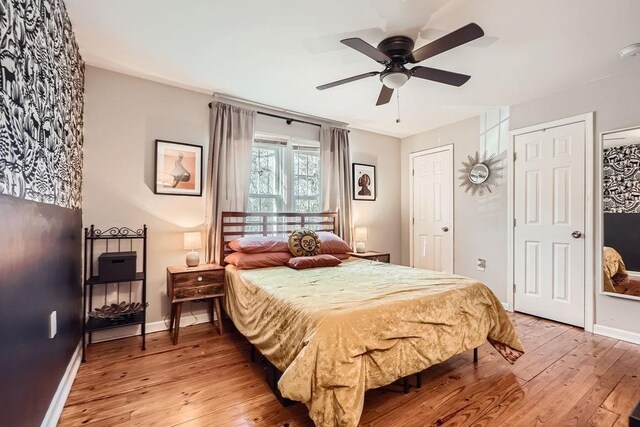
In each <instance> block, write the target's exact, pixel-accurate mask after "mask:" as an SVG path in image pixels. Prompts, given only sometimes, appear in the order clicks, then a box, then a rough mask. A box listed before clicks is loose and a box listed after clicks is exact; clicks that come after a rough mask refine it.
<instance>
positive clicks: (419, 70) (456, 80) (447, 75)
mask: <svg viewBox="0 0 640 427" xmlns="http://www.w3.org/2000/svg"><path fill="white" fill-rule="evenodd" d="M411 75H412V76H413V77H418V78H421V79H426V80H433V81H434V82H438V83H444V84H447V85H451V86H462V85H463V84H465V83H466V82H467V81H469V79H470V78H471V76H468V75H466V74H458V73H454V72H451V71H444V70H438V69H437V68H429V67H413V68H412V69H411Z"/></svg>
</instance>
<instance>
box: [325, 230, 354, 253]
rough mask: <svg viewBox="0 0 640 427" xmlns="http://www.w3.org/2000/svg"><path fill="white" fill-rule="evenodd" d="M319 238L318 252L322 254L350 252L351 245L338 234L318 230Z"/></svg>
mask: <svg viewBox="0 0 640 427" xmlns="http://www.w3.org/2000/svg"><path fill="white" fill-rule="evenodd" d="M318 238H319V239H320V247H321V248H322V249H321V250H320V253H322V254H332V255H333V254H346V253H347V252H351V246H349V245H348V244H347V242H345V241H344V240H342V239H341V238H340V236H338V235H336V234H333V233H331V232H329V231H318Z"/></svg>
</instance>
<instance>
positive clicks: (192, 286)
mask: <svg viewBox="0 0 640 427" xmlns="http://www.w3.org/2000/svg"><path fill="white" fill-rule="evenodd" d="M167 295H168V296H169V301H170V302H171V321H170V322H169V333H172V332H173V343H174V344H177V343H178V335H179V334H180V316H181V315H182V303H183V302H185V301H193V300H197V299H206V298H211V302H212V305H213V307H214V308H215V312H216V317H217V318H218V330H219V331H220V335H222V334H223V332H224V331H223V329H222V310H221V306H220V299H221V298H222V297H223V296H224V267H222V266H219V265H218V264H201V265H199V266H197V267H186V266H174V267H167ZM211 322H212V323H213V309H212V313H211ZM174 327H175V330H174Z"/></svg>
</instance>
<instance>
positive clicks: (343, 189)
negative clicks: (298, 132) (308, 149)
mask: <svg viewBox="0 0 640 427" xmlns="http://www.w3.org/2000/svg"><path fill="white" fill-rule="evenodd" d="M320 168H321V174H320V176H321V181H322V187H321V191H322V209H323V211H325V212H326V211H332V212H338V234H339V235H340V237H342V239H343V240H344V241H346V242H347V243H348V244H351V229H352V222H351V195H352V194H351V193H352V189H351V156H350V154H349V131H348V130H347V129H342V128H334V127H328V126H322V130H321V132H320Z"/></svg>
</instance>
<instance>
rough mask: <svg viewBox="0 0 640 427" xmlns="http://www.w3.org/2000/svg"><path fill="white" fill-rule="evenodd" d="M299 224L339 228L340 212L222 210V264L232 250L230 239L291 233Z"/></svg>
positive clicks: (314, 228)
mask: <svg viewBox="0 0 640 427" xmlns="http://www.w3.org/2000/svg"><path fill="white" fill-rule="evenodd" d="M299 227H307V228H310V229H312V230H315V231H330V232H332V233H336V232H337V231H338V214H337V213H335V212H320V213H298V212H279V213H256V212H222V219H221V225H220V246H221V247H220V259H219V260H218V262H219V264H220V265H224V258H225V257H226V256H227V255H229V254H230V253H231V252H232V251H231V249H229V246H228V243H229V242H230V241H232V240H235V239H238V238H240V237H243V236H288V235H289V234H291V232H292V231H293V230H295V229H296V228H299Z"/></svg>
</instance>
